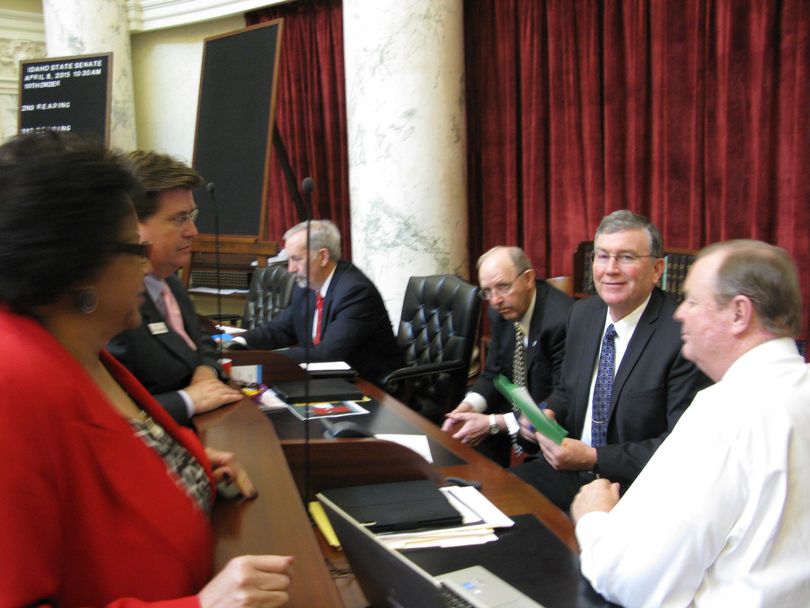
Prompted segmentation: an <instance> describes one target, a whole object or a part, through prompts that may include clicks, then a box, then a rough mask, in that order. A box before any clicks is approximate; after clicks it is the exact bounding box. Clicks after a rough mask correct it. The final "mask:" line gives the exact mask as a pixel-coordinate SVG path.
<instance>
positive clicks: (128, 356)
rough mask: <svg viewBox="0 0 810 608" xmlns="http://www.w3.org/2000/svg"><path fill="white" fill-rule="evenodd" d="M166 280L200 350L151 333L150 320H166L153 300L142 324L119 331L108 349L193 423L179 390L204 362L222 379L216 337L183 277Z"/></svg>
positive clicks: (179, 418) (182, 420)
mask: <svg viewBox="0 0 810 608" xmlns="http://www.w3.org/2000/svg"><path fill="white" fill-rule="evenodd" d="M166 283H167V284H168V285H169V287H170V288H171V290H172V293H173V294H174V297H175V299H176V300H177V304H178V306H179V308H180V312H181V314H182V316H183V325H184V328H185V330H186V333H187V334H188V335H189V337H190V338H191V339H192V340H193V341H194V343H195V344H196V345H197V350H196V351H193V350H191V349H190V348H188V346H187V345H186V344H185V343H183V342H181V338H180V337H179V336H176V335H175V336H174V338H173V345H172V346H171V347H169V346H168V344H167V342H166V338H167V334H163V335H160V336H156V335H152V334H151V332H150V331H149V329H148V327H147V325H148V320H149V319H151V320H152V321H163V318H162V317H160V316H159V313H158V312H157V309H156V308H155V306H154V304H153V303H152V302H151V301H150V302H148V303H145V304H144V305H143V306H142V307H141V311H142V315H143V316H144V321H143V322H142V324H141V327H139V328H138V329H134V330H129V331H125V332H122V333H120V334H118V335H117V336H115V337H114V338H113V339H112V340H111V341H110V342H109V344H108V345H107V348H108V350H109V351H110V352H111V353H112V354H113V355H114V356H115V358H116V359H118V360H119V361H120V362H121V363H123V364H124V366H125V367H126V368H127V369H129V370H130V371H131V372H132V373H133V374H134V375H135V376H136V377H137V378H138V380H140V381H141V383H142V384H144V385H145V386H146V387H147V388H148V389H149V390H150V392H151V393H152V395H153V396H154V397H155V399H157V401H158V402H159V403H160V404H161V405H162V406H163V407H164V408H165V409H166V411H167V412H169V414H171V416H172V418H173V419H174V420H175V421H176V422H178V423H179V424H181V425H184V426H190V424H191V418H190V417H189V415H188V410H187V409H186V403H185V401H184V400H183V398H182V397H181V396H180V394H179V393H178V392H177V391H179V390H182V389H184V388H185V387H186V386H188V384H189V383H190V382H191V377H192V376H193V374H194V371H195V369H196V368H197V367H199V366H200V365H207V366H208V367H211V368H213V369H214V370H215V371H216V372H217V374H218V375H220V378H221V377H222V376H221V369H220V367H219V365H218V363H217V359H218V357H217V350H216V345H215V344H214V340H213V339H212V338H211V335H210V333H208V332H204V331H202V330H201V329H200V323H199V319H198V316H197V311H196V310H195V309H194V305H193V304H192V302H191V299H190V298H189V297H188V294H187V293H186V291H185V289H183V286H182V284H181V283H180V280H179V279H178V278H177V277H176V276H170V277H168V278H167V279H166Z"/></svg>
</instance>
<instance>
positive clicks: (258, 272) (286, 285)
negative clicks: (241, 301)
mask: <svg viewBox="0 0 810 608" xmlns="http://www.w3.org/2000/svg"><path fill="white" fill-rule="evenodd" d="M293 287H295V279H294V277H293V275H292V274H290V273H289V272H287V267H286V265H284V264H274V265H272V266H266V267H265V266H260V267H257V268H256V269H255V270H254V271H253V276H252V277H251V279H250V286H249V287H248V294H247V297H246V299H245V309H244V311H243V312H242V316H239V315H238V314H222V315H208V317H207V318H208V319H209V320H212V321H213V320H216V321H217V322H219V323H226V324H229V325H234V326H238V327H243V328H244V329H253V328H254V327H256V326H257V325H261V324H262V323H264V322H265V321H269V320H270V319H272V318H274V317H275V316H276V315H278V313H280V312H281V311H282V310H284V309H285V308H287V307H288V306H289V305H290V302H291V301H292V292H293Z"/></svg>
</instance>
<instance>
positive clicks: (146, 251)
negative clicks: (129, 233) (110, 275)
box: [107, 241, 152, 260]
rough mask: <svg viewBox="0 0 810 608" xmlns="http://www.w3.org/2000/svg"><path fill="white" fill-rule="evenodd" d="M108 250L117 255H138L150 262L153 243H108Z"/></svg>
mask: <svg viewBox="0 0 810 608" xmlns="http://www.w3.org/2000/svg"><path fill="white" fill-rule="evenodd" d="M107 249H108V250H109V251H113V252H115V253H126V254H127V255H136V256H138V257H141V258H143V259H144V260H148V259H149V256H150V255H152V243H150V242H149V241H143V242H142V243H107Z"/></svg>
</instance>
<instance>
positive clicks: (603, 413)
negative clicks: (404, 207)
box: [591, 323, 616, 448]
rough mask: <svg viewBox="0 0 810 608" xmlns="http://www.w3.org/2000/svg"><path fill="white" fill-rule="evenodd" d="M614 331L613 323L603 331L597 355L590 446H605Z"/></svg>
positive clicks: (608, 416)
mask: <svg viewBox="0 0 810 608" xmlns="http://www.w3.org/2000/svg"><path fill="white" fill-rule="evenodd" d="M615 337H616V330H615V329H613V323H611V324H610V325H608V328H607V329H606V330H605V337H604V338H602V352H601V353H600V354H599V371H597V372H596V384H595V385H594V387H593V412H592V413H591V446H593V447H595V448H598V447H601V446H603V445H607V427H608V421H609V420H610V395H611V393H612V392H613V371H614V369H615V367H616V347H615V346H614V344H613V339H614V338H615Z"/></svg>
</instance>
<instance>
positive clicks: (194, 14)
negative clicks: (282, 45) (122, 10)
mask: <svg viewBox="0 0 810 608" xmlns="http://www.w3.org/2000/svg"><path fill="white" fill-rule="evenodd" d="M290 1H291V0H127V3H126V4H127V17H128V19H129V30H130V31H131V32H134V33H137V32H149V31H153V30H159V29H163V28H167V27H176V26H180V25H190V24H192V23H200V22H202V21H210V20H212V19H222V18H224V17H232V16H234V15H241V14H244V13H246V12H248V11H252V10H256V9H258V8H264V7H266V6H272V5H274V4H284V3H286V2H290Z"/></svg>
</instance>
